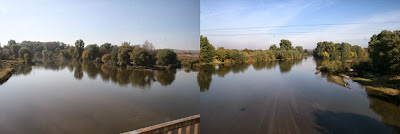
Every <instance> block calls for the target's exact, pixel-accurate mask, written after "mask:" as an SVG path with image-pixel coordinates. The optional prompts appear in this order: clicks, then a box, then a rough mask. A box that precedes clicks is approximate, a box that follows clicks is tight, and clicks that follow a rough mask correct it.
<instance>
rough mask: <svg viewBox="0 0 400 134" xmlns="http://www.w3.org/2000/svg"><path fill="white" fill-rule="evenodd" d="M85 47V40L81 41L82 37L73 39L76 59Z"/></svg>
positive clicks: (78, 58) (79, 57)
mask: <svg viewBox="0 0 400 134" xmlns="http://www.w3.org/2000/svg"><path fill="white" fill-rule="evenodd" d="M84 47H85V42H83V40H82V39H79V40H76V41H75V55H74V56H75V57H74V58H75V59H76V60H80V59H81V56H82V52H83V50H84Z"/></svg>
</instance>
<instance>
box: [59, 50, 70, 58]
mask: <svg viewBox="0 0 400 134" xmlns="http://www.w3.org/2000/svg"><path fill="white" fill-rule="evenodd" d="M58 55H59V56H60V57H61V58H62V59H64V60H69V59H71V58H72V56H71V53H69V52H68V50H60V53H59V54H58Z"/></svg>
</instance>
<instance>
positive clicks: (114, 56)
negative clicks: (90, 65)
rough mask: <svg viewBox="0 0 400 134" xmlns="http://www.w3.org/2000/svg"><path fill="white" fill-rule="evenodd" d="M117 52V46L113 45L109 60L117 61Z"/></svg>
mask: <svg viewBox="0 0 400 134" xmlns="http://www.w3.org/2000/svg"><path fill="white" fill-rule="evenodd" d="M118 52H119V47H118V46H113V47H112V50H111V54H110V57H111V61H112V62H114V63H117V62H118Z"/></svg>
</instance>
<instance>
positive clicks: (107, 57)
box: [101, 54, 111, 63]
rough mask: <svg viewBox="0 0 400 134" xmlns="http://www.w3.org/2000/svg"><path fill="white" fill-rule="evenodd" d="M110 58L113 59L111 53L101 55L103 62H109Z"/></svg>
mask: <svg viewBox="0 0 400 134" xmlns="http://www.w3.org/2000/svg"><path fill="white" fill-rule="evenodd" d="M110 60H111V56H110V54H105V55H103V57H101V62H103V63H107V62H108V61H110Z"/></svg>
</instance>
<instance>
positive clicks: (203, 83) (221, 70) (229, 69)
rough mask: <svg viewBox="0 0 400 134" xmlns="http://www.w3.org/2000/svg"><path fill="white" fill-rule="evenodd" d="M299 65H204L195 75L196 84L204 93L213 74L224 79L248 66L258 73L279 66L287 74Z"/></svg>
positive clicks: (293, 62)
mask: <svg viewBox="0 0 400 134" xmlns="http://www.w3.org/2000/svg"><path fill="white" fill-rule="evenodd" d="M299 63H301V60H287V61H267V62H256V63H243V64H221V65H216V66H214V65H204V66H202V67H200V69H199V72H198V74H197V83H198V85H199V87H200V91H201V92H204V91H207V90H208V89H209V88H210V85H211V82H212V76H213V75H214V74H215V75H217V76H218V77H225V76H226V75H227V74H229V73H233V74H237V73H244V72H245V71H246V70H247V69H249V67H250V66H253V69H254V70H256V71H260V70H263V69H267V70H270V69H273V68H275V67H276V66H279V69H280V72H281V73H287V72H289V71H290V70H291V69H292V66H294V65H296V64H299Z"/></svg>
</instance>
